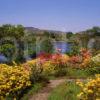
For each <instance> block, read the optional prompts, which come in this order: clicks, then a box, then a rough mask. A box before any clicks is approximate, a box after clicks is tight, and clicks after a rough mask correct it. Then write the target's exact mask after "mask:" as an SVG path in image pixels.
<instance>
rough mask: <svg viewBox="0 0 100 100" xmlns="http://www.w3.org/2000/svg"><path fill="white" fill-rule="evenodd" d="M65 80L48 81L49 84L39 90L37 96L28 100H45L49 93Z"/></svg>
mask: <svg viewBox="0 0 100 100" xmlns="http://www.w3.org/2000/svg"><path fill="white" fill-rule="evenodd" d="M65 81H66V79H64V78H63V79H56V80H50V83H49V84H48V85H47V86H46V87H44V88H43V89H42V90H40V91H39V92H38V93H37V94H35V95H33V96H32V97H31V98H30V100H47V99H48V96H49V94H50V93H51V91H52V90H53V89H54V88H55V87H56V86H58V85H59V84H61V83H63V82H65Z"/></svg>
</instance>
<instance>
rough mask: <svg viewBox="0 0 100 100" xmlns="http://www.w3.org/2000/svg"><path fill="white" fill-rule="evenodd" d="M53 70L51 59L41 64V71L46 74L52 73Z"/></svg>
mask: <svg viewBox="0 0 100 100" xmlns="http://www.w3.org/2000/svg"><path fill="white" fill-rule="evenodd" d="M54 71H55V66H54V65H53V64H52V62H51V61H46V62H45V63H44V64H43V72H44V73H46V74H52V73H54Z"/></svg>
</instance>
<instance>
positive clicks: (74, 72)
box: [66, 68, 91, 79]
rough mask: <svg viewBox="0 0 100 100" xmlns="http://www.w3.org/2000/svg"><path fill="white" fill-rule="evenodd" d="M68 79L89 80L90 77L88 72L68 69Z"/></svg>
mask: <svg viewBox="0 0 100 100" xmlns="http://www.w3.org/2000/svg"><path fill="white" fill-rule="evenodd" d="M66 76H67V77H68V78H75V79H76V78H87V77H90V76H91V75H89V73H88V72H87V70H84V69H83V70H82V69H73V68H68V69H67V72H66Z"/></svg>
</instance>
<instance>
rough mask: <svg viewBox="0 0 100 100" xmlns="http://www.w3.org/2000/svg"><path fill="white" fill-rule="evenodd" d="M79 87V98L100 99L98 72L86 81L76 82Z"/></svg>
mask: <svg viewBox="0 0 100 100" xmlns="http://www.w3.org/2000/svg"><path fill="white" fill-rule="evenodd" d="M76 83H77V84H78V85H79V86H80V87H81V93H79V94H78V95H77V97H78V98H79V100H100V74H98V75H96V76H95V78H94V79H89V80H87V82H86V83H83V82H81V81H78V82H76Z"/></svg>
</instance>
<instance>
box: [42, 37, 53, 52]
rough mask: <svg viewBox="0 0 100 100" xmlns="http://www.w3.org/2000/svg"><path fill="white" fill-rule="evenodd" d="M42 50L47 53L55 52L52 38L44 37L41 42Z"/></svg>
mask: <svg viewBox="0 0 100 100" xmlns="http://www.w3.org/2000/svg"><path fill="white" fill-rule="evenodd" d="M41 51H43V52H46V53H52V52H53V44H52V42H51V40H50V39H44V40H43V41H42V43H41Z"/></svg>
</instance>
